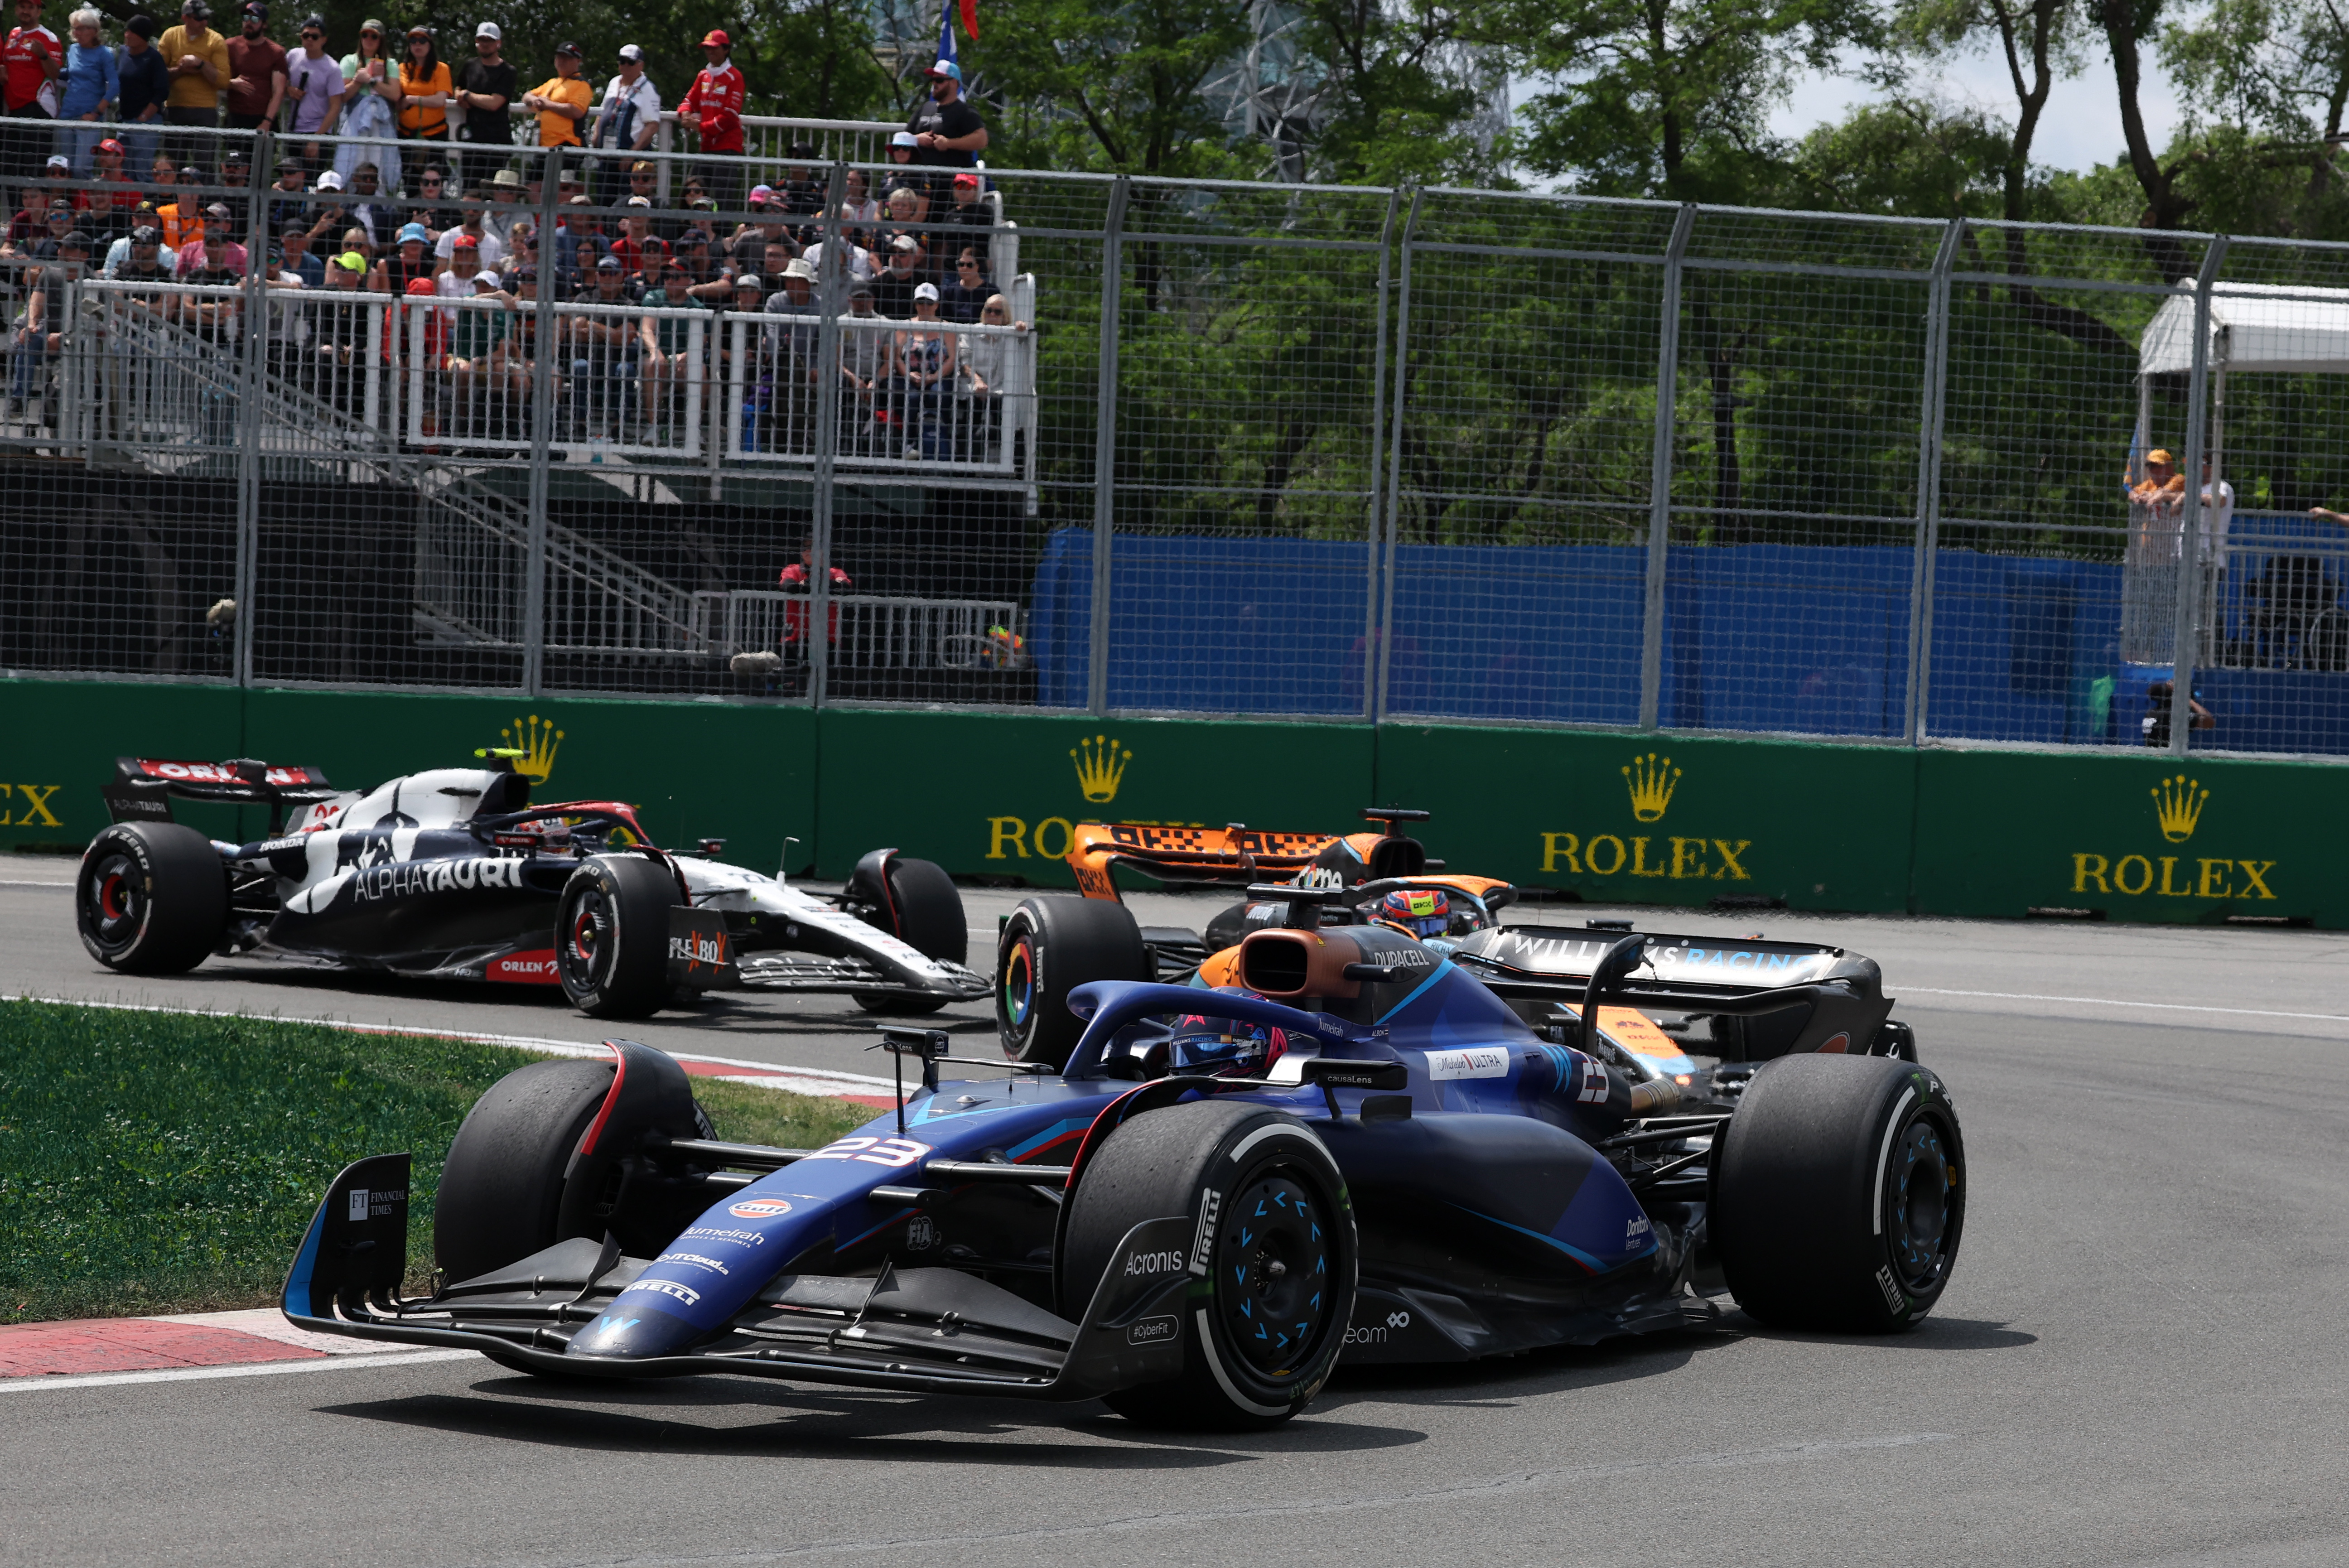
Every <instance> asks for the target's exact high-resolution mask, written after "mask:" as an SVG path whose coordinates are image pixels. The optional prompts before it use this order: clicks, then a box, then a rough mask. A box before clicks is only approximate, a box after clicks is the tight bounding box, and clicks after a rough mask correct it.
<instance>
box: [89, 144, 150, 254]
mask: <svg viewBox="0 0 2349 1568" xmlns="http://www.w3.org/2000/svg"><path fill="white" fill-rule="evenodd" d="M89 161H90V176H89V177H90V180H91V182H93V183H94V184H96V185H97V186H98V189H97V190H96V191H93V192H90V193H89V223H88V227H89V229H90V230H91V232H92V233H93V234H99V235H102V236H103V237H104V238H105V239H106V240H108V241H109V242H110V241H113V240H117V239H119V238H121V237H122V236H123V235H124V234H129V232H130V214H131V213H135V212H137V211H138V210H139V192H138V190H137V189H136V188H135V187H133V186H132V184H131V183H130V174H129V171H128V170H126V169H125V168H124V167H123V166H122V143H121V142H119V141H118V140H115V139H114V138H113V137H111V136H109V137H104V138H101V139H100V140H99V141H98V145H97V146H96V147H93V148H91V149H90V153H89Z"/></svg>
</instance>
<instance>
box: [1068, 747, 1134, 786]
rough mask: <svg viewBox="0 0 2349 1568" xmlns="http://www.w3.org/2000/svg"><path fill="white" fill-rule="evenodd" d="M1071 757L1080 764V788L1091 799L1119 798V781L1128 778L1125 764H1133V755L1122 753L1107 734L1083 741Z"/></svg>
mask: <svg viewBox="0 0 2349 1568" xmlns="http://www.w3.org/2000/svg"><path fill="white" fill-rule="evenodd" d="M1069 755H1070V756H1071V757H1072V758H1074V759H1075V761H1076V764H1077V787H1078V788H1079V789H1081V790H1083V791H1084V792H1085V798H1086V799H1087V800H1097V801H1110V800H1115V799H1116V798H1117V786H1118V781H1120V780H1121V779H1123V778H1124V777H1125V764H1126V763H1130V762H1132V761H1133V753H1132V752H1122V751H1120V750H1118V745H1117V742H1115V741H1112V740H1111V739H1110V738H1109V737H1108V736H1107V735H1095V736H1094V737H1093V738H1092V740H1090V741H1081V742H1078V744H1077V748H1076V750H1074V751H1072V752H1071V753H1069Z"/></svg>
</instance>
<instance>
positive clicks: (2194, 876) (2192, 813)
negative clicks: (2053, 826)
mask: <svg viewBox="0 0 2349 1568" xmlns="http://www.w3.org/2000/svg"><path fill="white" fill-rule="evenodd" d="M2147 793H2148V794H2150V795H2151V796H2152V798H2153V826H2155V827H2157V828H2158V829H2159V830H2160V833H2161V836H2162V837H2163V838H2164V839H2165V840H2167V841H2168V843H2171V844H2184V843H2186V842H2187V841H2188V840H2189V839H2191V838H2192V837H2193V836H2194V832H2195V829H2197V828H2198V827H2199V826H2202V808H2203V807H2204V806H2206V805H2209V803H2210V792H2209V790H2208V789H2206V788H2204V787H2203V785H2202V784H2200V783H2199V781H2197V780H2194V779H2190V778H2189V777H2187V776H2186V775H2185V774H2177V775H2175V776H2174V777H2168V778H2164V779H2162V780H2161V781H2160V782H2159V783H2158V784H2155V785H2154V786H2153V788H2152V789H2151V790H2150V791H2148V792H2147ZM2148 847H2152V846H2148ZM2228 847H2229V848H2230V849H2231V848H2233V847H2235V846H2232V845H2230V846H2228ZM2275 866H2276V863H2275V862H2274V861H2272V860H2245V859H2240V858H2238V857H2234V856H2231V855H2228V856H2220V855H2150V854H2137V855H2113V854H2109V853H2108V854H2102V855H2098V854H2093V853H2077V854H2075V855H2074V856H2073V857H2072V891H2074V892H2075V893H2120V894H2124V895H2126V896H2127V897H2130V898H2137V897H2140V896H2143V895H2147V894H2150V895H2151V896H2153V897H2154V898H2250V899H2251V900H2253V901H2255V902H2256V901H2259V900H2261V899H2268V900H2272V899H2273V898H2275V891H2274V889H2273V888H2271V887H2270V886H2269V885H2268V876H2269V874H2270V873H2271V872H2272V871H2273V870H2274V869H2275Z"/></svg>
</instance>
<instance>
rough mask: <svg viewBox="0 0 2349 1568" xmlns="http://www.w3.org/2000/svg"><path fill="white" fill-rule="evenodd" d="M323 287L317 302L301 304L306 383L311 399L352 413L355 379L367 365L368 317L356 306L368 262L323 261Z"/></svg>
mask: <svg viewBox="0 0 2349 1568" xmlns="http://www.w3.org/2000/svg"><path fill="white" fill-rule="evenodd" d="M325 271H326V282H325V284H324V286H322V287H321V288H320V289H319V291H318V292H317V294H316V297H315V298H312V299H307V300H305V301H304V302H303V303H304V306H305V309H304V312H303V314H304V315H305V317H308V319H307V321H306V322H305V328H306V331H305V337H306V338H307V341H306V343H305V345H304V347H303V358H304V360H305V366H304V370H305V375H304V382H305V385H306V386H307V387H308V389H309V390H310V394H311V395H312V396H313V397H316V398H318V399H320V400H324V401H326V402H329V403H332V404H334V405H335V407H336V408H338V409H340V410H343V411H344V412H345V413H351V412H355V411H356V410H357V408H358V405H359V403H360V401H361V398H360V393H361V391H362V390H363V388H362V381H361V376H360V375H359V374H358V372H360V371H361V370H362V369H364V367H365V365H366V363H367V325H368V322H367V317H368V312H367V307H366V306H362V305H360V304H359V303H358V302H357V301H356V300H351V299H347V298H345V297H343V296H347V295H354V294H357V293H358V292H359V289H360V286H362V285H363V284H365V283H366V282H367V257H365V256H363V255H361V254H358V253H357V251H341V252H337V253H336V254H334V255H331V256H328V257H327V258H326V267H325Z"/></svg>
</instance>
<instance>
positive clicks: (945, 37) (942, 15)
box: [938, 0, 978, 65]
mask: <svg viewBox="0 0 2349 1568" xmlns="http://www.w3.org/2000/svg"><path fill="white" fill-rule="evenodd" d="M955 4H956V0H947V3H946V5H945V6H944V7H943V8H941V9H940V11H939V13H938V58H940V59H942V60H954V62H955V63H956V64H957V65H960V64H961V63H962V62H961V61H960V60H959V59H957V58H956V57H955V36H954V14H955ZM961 5H962V34H963V36H964V37H966V38H972V39H976V38H977V37H978V0H961Z"/></svg>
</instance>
